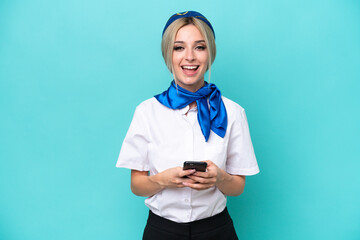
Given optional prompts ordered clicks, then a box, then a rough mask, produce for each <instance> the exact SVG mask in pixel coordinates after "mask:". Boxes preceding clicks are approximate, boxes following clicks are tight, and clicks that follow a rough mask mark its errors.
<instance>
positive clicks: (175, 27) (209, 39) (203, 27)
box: [161, 17, 216, 82]
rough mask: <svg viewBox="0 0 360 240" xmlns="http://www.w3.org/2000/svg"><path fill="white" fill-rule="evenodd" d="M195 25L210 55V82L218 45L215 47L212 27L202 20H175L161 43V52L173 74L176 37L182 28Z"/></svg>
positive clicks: (208, 67) (187, 18)
mask: <svg viewBox="0 0 360 240" xmlns="http://www.w3.org/2000/svg"><path fill="white" fill-rule="evenodd" d="M190 24H193V25H194V26H195V27H197V29H198V30H199V31H200V33H201V35H202V36H203V37H204V39H205V44H206V49H207V51H208V55H209V62H208V66H207V70H208V71H209V82H210V74H211V65H212V63H213V62H214V60H215V56H216V45H215V36H214V34H213V32H212V30H211V29H210V27H209V26H208V25H207V24H206V23H205V22H204V21H202V20H199V19H197V18H194V17H186V18H179V19H177V20H175V21H174V22H173V23H171V24H170V26H169V27H168V28H167V29H166V31H165V32H164V35H163V38H162V41H161V52H162V56H163V58H164V60H165V64H166V66H167V68H168V69H169V71H170V72H171V73H173V66H172V55H173V49H174V42H175V36H176V34H177V32H178V31H179V29H180V28H182V27H184V26H186V25H190Z"/></svg>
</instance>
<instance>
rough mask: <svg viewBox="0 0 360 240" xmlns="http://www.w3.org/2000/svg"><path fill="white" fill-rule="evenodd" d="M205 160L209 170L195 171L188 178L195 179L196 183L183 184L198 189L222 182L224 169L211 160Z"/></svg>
mask: <svg viewBox="0 0 360 240" xmlns="http://www.w3.org/2000/svg"><path fill="white" fill-rule="evenodd" d="M204 162H206V163H207V168H206V169H207V171H206V172H195V173H194V174H192V175H188V178H190V179H192V180H194V181H195V183H188V182H184V183H183V184H184V185H185V186H187V187H190V188H193V189H196V190H204V189H208V188H211V187H213V186H215V185H216V184H218V183H219V182H221V179H223V170H222V169H220V168H219V167H218V166H217V165H216V164H215V163H213V162H212V161H210V160H207V161H204Z"/></svg>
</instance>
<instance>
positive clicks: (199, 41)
mask: <svg viewBox="0 0 360 240" xmlns="http://www.w3.org/2000/svg"><path fill="white" fill-rule="evenodd" d="M204 42H205V40H198V41H195V43H204ZM174 43H185V42H184V41H175V42H174Z"/></svg>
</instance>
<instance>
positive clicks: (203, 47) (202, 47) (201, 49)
mask: <svg viewBox="0 0 360 240" xmlns="http://www.w3.org/2000/svg"><path fill="white" fill-rule="evenodd" d="M196 49H198V50H200V51H204V50H205V49H206V46H197V47H196Z"/></svg>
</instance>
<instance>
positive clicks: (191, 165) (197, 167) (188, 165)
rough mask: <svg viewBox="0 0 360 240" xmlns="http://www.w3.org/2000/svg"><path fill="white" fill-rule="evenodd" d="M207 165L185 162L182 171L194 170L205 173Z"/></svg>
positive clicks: (198, 162) (204, 163) (197, 162)
mask: <svg viewBox="0 0 360 240" xmlns="http://www.w3.org/2000/svg"><path fill="white" fill-rule="evenodd" d="M206 167H207V163H206V162H200V161H185V162H184V167H183V170H188V169H195V170H196V171H199V172H206Z"/></svg>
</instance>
